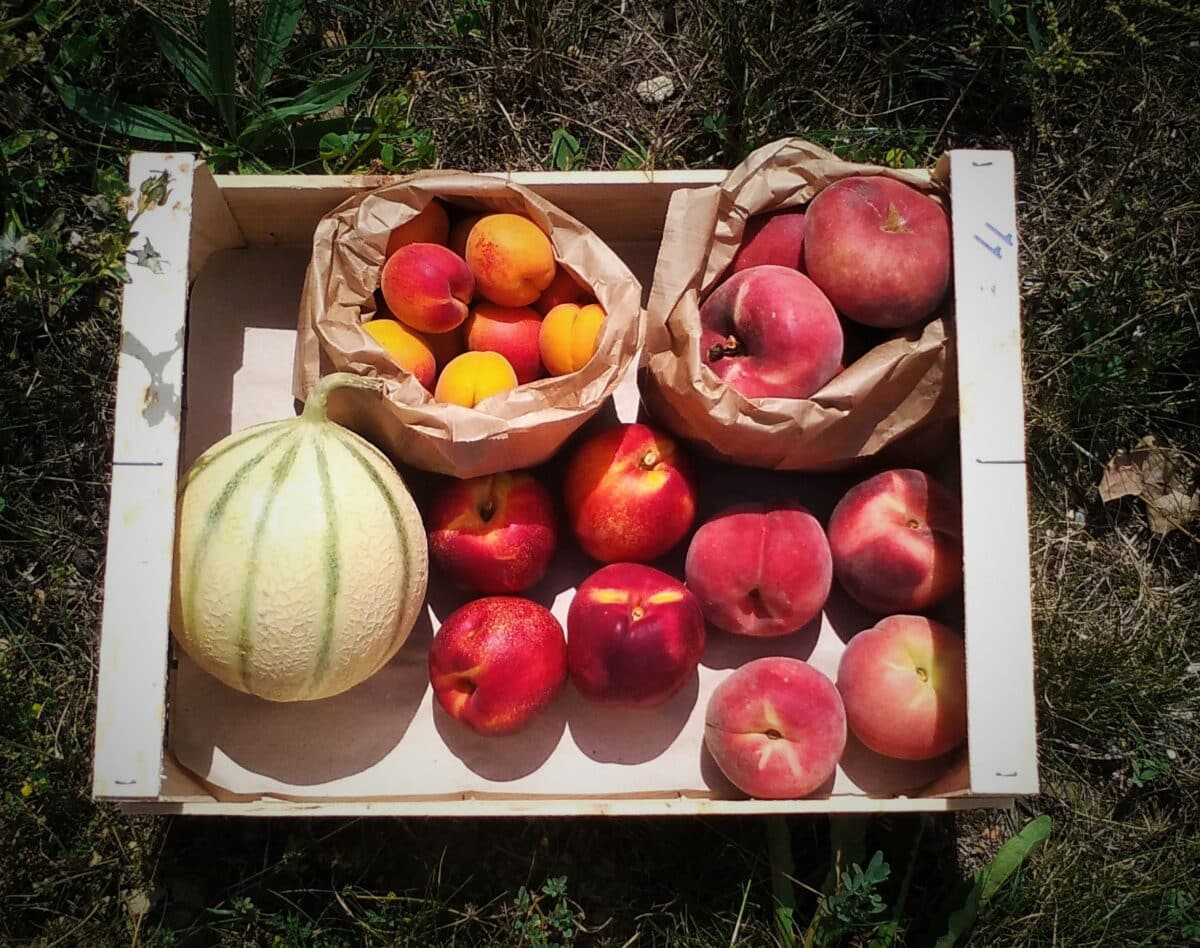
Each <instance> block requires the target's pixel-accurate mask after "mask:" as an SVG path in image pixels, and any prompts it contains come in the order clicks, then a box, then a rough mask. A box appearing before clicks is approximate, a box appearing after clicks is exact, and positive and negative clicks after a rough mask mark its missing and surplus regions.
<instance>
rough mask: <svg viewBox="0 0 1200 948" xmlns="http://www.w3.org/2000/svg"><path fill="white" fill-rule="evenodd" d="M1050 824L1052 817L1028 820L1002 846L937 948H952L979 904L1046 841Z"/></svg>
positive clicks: (952, 918)
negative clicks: (1019, 830)
mask: <svg viewBox="0 0 1200 948" xmlns="http://www.w3.org/2000/svg"><path fill="white" fill-rule="evenodd" d="M1050 826H1051V824H1050V817H1048V816H1045V815H1042V816H1039V817H1037V818H1036V819H1034V820H1031V821H1030V822H1029V823H1027V824H1025V826H1024V828H1023V829H1022V830H1021V832H1019V833H1017V835H1016V836H1014V837H1013V838H1012V839H1010V840H1009V841H1008V842H1006V843H1005V844H1004V845H1003V846H1001V847H1000V851H999V852H998V853H996V857H995V858H994V859H993V860H992V861H991V862H990V863H988V865H987V866H985V867H984V868H983V869H981V870H980V871H979V872H977V873H976V874H975V884H974V885H972V886H971V890H970V891H969V892H968V893H967V897H966V899H965V900H964V901H963V904H962V907H961V908H959V909H958V910H957V911H955V912H952V913H950V918H949V921H948V923H947V931H946V934H944V935H943V936H942V937H941V938H939V939H938V940H937V943H936V944H935V946H934V948H952V946H953V945H954V944H955V943H956V942H957V941H958V939H959V938H961V937H962V936H963V935H965V934H966V933H967V932H968V931H970V930H971V926H972V925H974V924H975V917H976V916H977V915H978V914H979V907H980V906H981V905H983V904H985V903H986V902H988V901H990V900H991V898H992V897H993V896H994V895H995V894H996V893H997V892H998V891H999V890H1000V887H1001V886H1002V885H1004V883H1005V882H1007V881H1008V880H1009V878H1010V877H1011V876H1012V874H1013V873H1014V872H1016V871H1017V869H1019V868H1020V866H1021V863H1023V862H1024V861H1025V859H1026V858H1027V857H1028V856H1029V854H1030V853H1031V852H1033V851H1034V850H1035V849H1037V847H1038V846H1040V845H1041V844H1042V843H1043V842H1045V840H1046V838H1047V837H1048V836H1049V835H1050Z"/></svg>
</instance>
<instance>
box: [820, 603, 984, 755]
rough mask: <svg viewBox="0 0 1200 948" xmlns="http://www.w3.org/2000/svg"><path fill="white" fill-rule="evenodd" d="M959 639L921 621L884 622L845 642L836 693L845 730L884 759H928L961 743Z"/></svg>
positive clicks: (963, 675) (963, 709)
mask: <svg viewBox="0 0 1200 948" xmlns="http://www.w3.org/2000/svg"><path fill="white" fill-rule="evenodd" d="M966 661H967V659H966V651H965V649H964V647H963V640H962V638H961V637H960V636H958V635H957V634H955V633H954V632H952V631H951V630H950V629H948V628H946V626H944V625H941V624H940V623H937V622H933V621H931V620H930V619H927V618H925V617H924V616H905V615H897V616H888V617H887V618H886V619H881V620H880V621H879V622H878V623H877V624H876V625H875V627H874V628H871V629H867V630H866V631H864V632H859V633H858V634H857V635H856V636H854V638H852V639H851V640H850V644H849V645H847V646H846V650H845V651H844V652H843V653H842V658H841V662H840V663H839V665H838V676H837V687H838V691H840V692H841V695H842V701H843V702H845V705H846V718H847V720H848V721H849V723H850V730H852V731H853V732H854V734H855V736H857V737H858V739H859V740H860V741H862V742H863V743H864V744H865V745H866V746H867V747H869V748H870V749H871V750H873V751H875V752H876V753H879V754H883V755H884V756H886V757H897V758H900V759H902V760H928V759H930V758H932V757H938V756H939V755H941V754H944V753H946V752H947V751H949V750H951V749H952V748H954V747H957V746H958V745H959V744H961V743H962V742H963V741H964V740H965V739H966V736H967V664H966Z"/></svg>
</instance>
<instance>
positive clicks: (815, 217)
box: [804, 175, 950, 329]
mask: <svg viewBox="0 0 1200 948" xmlns="http://www.w3.org/2000/svg"><path fill="white" fill-rule="evenodd" d="M804 266H805V269H806V270H807V272H808V275H809V276H810V277H812V280H813V282H814V283H816V284H817V286H819V287H820V288H821V289H822V290H823V291H824V293H825V295H826V296H828V297H829V299H830V301H831V302H832V303H833V305H834V306H835V307H837V310H838V312H840V313H841V314H842V315H843V316H846V317H848V318H850V319H853V320H855V321H857V322H860V323H864V324H866V325H868V326H878V327H881V328H889V329H894V328H897V327H900V326H911V325H912V324H913V323H917V322H920V321H921V320H922V319H925V318H926V317H928V316H930V315H931V314H932V313H933V312H934V310H936V309H937V308H938V306H939V305H940V304H941V302H942V300H943V299H944V298H945V296H946V290H947V288H948V287H949V285H950V219H949V217H948V216H947V215H946V212H945V211H944V210H943V209H942V206H941V205H940V204H938V202H937V201H935V200H934V199H933V198H931V197H929V196H928V195H927V194H922V193H921V192H920V191H918V190H917V189H916V188H913V187H910V186H909V185H907V184H904V183H903V182H901V181H896V180H895V179H893V178H887V177H883V176H880V175H869V176H861V177H852V178H843V179H842V180H840V181H836V182H834V183H833V184H831V185H829V186H828V187H826V188H824V189H823V190H822V191H821V192H820V193H818V194H817V196H816V197H815V198H813V199H812V201H810V202H809V205H808V210H807V211H806V213H805V216H804Z"/></svg>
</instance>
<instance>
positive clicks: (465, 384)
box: [362, 199, 605, 408]
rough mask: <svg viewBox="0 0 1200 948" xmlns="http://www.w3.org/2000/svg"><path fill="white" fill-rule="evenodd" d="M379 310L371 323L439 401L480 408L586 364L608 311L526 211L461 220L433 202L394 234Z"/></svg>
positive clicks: (366, 326) (374, 334)
mask: <svg viewBox="0 0 1200 948" xmlns="http://www.w3.org/2000/svg"><path fill="white" fill-rule="evenodd" d="M386 254H387V258H386V260H385V262H384V264H383V269H382V272H381V273H380V279H379V293H378V294H377V300H376V301H377V304H378V308H377V311H376V316H375V318H373V319H370V320H368V321H367V322H365V323H363V324H362V328H363V330H364V331H365V332H366V333H367V334H368V335H369V336H371V338H372V339H374V340H375V342H376V343H378V344H379V345H380V346H381V347H382V348H383V350H384V351H385V352H386V353H387V354H388V355H389V356H390V357H391V358H392V361H394V362H395V363H396V365H397V366H398V367H400V368H401V369H403V370H405V371H407V372H409V373H411V374H412V375H413V376H414V377H415V378H416V379H417V381H419V382H420V383H421V384H422V385H423V386H424V387H425V388H426V389H427V390H428V391H430V392H432V393H433V398H434V400H435V401H438V402H444V403H448V404H455V405H462V406H464V407H466V408H474V407H476V406H477V405H478V404H479V403H480V402H482V401H484V400H485V399H487V398H490V397H492V396H495V395H498V394H500V393H502V392H505V391H507V390H509V389H511V388H513V387H515V386H517V385H524V384H525V383H527V382H533V381H535V380H536V379H539V378H542V377H544V376H546V375H552V376H557V375H567V374H568V373H571V372H576V371H578V370H579V369H581V368H583V366H584V365H586V364H587V362H588V361H589V360H590V359H591V358H592V356H593V354H594V353H595V351H596V340H597V337H598V335H599V332H600V326H601V324H602V323H603V321H604V317H605V313H604V309H603V308H602V307H601V305H600V304H599V303H597V302H596V301H595V299H594V298H593V296H592V294H591V292H590V291H589V290H588V289H587V288H586V287H583V286H581V285H580V284H579V283H578V282H577V281H576V279H575V277H574V276H573V275H572V274H571V273H570V271H568V270H567V269H565V268H564V267H562V266H560V265H559V263H558V262H557V261H556V260H555V257H554V247H553V245H552V244H551V242H550V238H549V237H547V236H546V234H545V233H544V232H543V231H542V230H541V228H539V227H538V226H537V224H535V223H534V222H533V221H531V220H530V219H529V218H527V217H524V216H522V215H520V214H510V213H491V214H466V215H464V216H459V217H458V218H457V219H456V220H455V221H454V222H453V223H452V222H451V216H450V212H449V211H448V210H447V208H446V206H445V205H444V204H443V203H442V202H441V201H438V200H436V199H435V200H432V201H430V202H429V204H427V205H426V206H425V207H424V208H423V209H422V210H421V212H420V213H419V214H417V216H416V217H414V218H412V219H411V220H409V221H407V222H406V223H404V224H403V225H401V226H400V227H398V228H396V229H395V230H394V231H392V233H391V236H390V237H389V239H388V244H387V250H386Z"/></svg>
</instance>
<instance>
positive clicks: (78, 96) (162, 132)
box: [56, 83, 204, 145]
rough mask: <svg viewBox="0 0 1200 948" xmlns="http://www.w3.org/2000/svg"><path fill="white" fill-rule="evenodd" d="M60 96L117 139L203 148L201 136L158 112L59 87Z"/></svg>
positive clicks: (75, 111) (83, 115)
mask: <svg viewBox="0 0 1200 948" xmlns="http://www.w3.org/2000/svg"><path fill="white" fill-rule="evenodd" d="M56 87H57V89H58V96H59V98H60V99H62V101H63V105H65V106H66V107H67V108H68V109H70V110H71V111H72V112H74V113H75V114H76V115H79V116H80V117H82V118H84V119H87V121H89V122H92V123H93V124H95V125H99V126H100V127H101V128H103V129H105V130H107V131H109V132H113V133H115V134H117V135H125V136H128V137H129V138H140V139H142V140H143V141H151V142H182V143H185V144H189V145H199V144H202V143H203V141H204V139H203V138H202V137H201V135H200V133H199V132H197V131H196V130H195V129H193V128H189V127H188V126H187V125H184V124H183V123H182V122H180V121H178V120H177V119H174V118H172V117H171V116H169V115H167V113H165V112H160V111H158V109H149V108H146V107H145V106H141V105H129V104H127V103H125V102H107V101H105V100H104V99H101V98H100V97H99V96H97V95H94V94H92V93H90V92H85V91H84V90H82V89H77V88H75V86H69V85H66V84H65V83H57V84H56Z"/></svg>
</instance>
